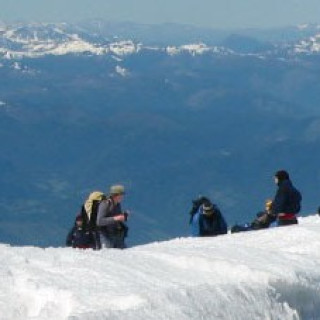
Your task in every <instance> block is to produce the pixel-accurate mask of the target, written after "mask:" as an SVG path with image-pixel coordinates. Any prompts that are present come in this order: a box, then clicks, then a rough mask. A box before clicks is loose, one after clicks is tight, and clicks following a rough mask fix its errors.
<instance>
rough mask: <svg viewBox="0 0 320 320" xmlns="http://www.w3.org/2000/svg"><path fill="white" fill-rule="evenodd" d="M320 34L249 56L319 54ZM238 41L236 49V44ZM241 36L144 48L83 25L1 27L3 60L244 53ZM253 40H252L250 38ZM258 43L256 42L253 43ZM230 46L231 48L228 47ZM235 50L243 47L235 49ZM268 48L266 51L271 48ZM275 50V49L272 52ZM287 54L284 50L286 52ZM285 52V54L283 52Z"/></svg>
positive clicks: (313, 27) (39, 24)
mask: <svg viewBox="0 0 320 320" xmlns="http://www.w3.org/2000/svg"><path fill="white" fill-rule="evenodd" d="M310 28H311V27H310V26H299V27H297V29H298V30H303V31H305V30H306V29H308V32H309V33H310V32H311V31H310ZM312 31H314V32H316V31H319V28H317V27H315V26H312ZM319 39H320V35H319V34H318V33H315V35H314V36H312V37H306V38H303V39H299V41H297V42H295V43H280V44H279V43H277V44H272V45H271V44H268V46H261V48H262V49H261V52H256V50H255V52H250V51H249V52H248V50H246V51H245V53H246V54H251V55H252V54H258V55H259V56H261V55H264V56H270V55H278V54H279V49H278V48H279V47H281V48H285V52H286V53H294V54H301V53H318V52H319V51H320V44H319ZM232 41H236V42H237V44H236V46H233V45H232ZM241 41H242V40H241V37H240V38H239V37H237V38H236V37H233V38H232V40H231V43H230V41H229V42H226V43H227V46H226V45H225V44H220V45H207V44H205V43H203V41H201V39H199V41H198V42H197V43H189V44H184V45H168V46H157V47H155V46H153V47H151V46H148V45H143V44H142V43H141V42H139V41H138V40H132V39H124V38H118V37H117V36H116V35H115V36H114V37H112V38H109V37H105V36H103V35H102V34H97V33H94V32H92V31H89V30H86V29H85V28H84V27H83V26H82V27H79V26H75V25H69V24H67V23H56V24H53V23H51V24H44V23H30V24H16V25H5V24H1V25H0V58H3V59H19V58H24V57H27V58H37V57H41V56H45V55H68V54H86V55H107V54H111V55H116V56H123V55H129V54H135V53H138V52H139V51H141V50H148V51H152V50H153V51H161V52H166V53H167V54H169V55H176V54H181V53H189V54H191V55H199V54H217V55H226V54H230V55H233V54H235V55H236V54H241V55H243V52H242V51H241ZM249 41H250V39H249ZM252 41H256V40H254V39H253V40H252ZM243 43H244V44H243V45H244V46H247V45H248V38H243ZM228 46H230V47H228ZM234 47H235V48H240V49H239V50H235V49H234ZM267 47H268V49H263V48H267ZM272 48H274V50H273V49H272ZM282 52H283V50H282ZM283 53H284V52H283Z"/></svg>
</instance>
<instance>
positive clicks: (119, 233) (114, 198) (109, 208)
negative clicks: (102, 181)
mask: <svg viewBox="0 0 320 320" xmlns="http://www.w3.org/2000/svg"><path fill="white" fill-rule="evenodd" d="M123 196H124V187H123V186H122V185H114V186H112V187H111V188H110V192H109V196H108V197H107V199H106V200H103V201H102V202H101V203H100V205H99V209H98V214H97V228H98V234H99V237H100V245H101V248H118V249H124V248H126V244H125V238H126V236H127V232H128V227H127V225H126V223H125V222H126V221H127V217H128V213H126V212H122V210H121V202H122V200H123Z"/></svg>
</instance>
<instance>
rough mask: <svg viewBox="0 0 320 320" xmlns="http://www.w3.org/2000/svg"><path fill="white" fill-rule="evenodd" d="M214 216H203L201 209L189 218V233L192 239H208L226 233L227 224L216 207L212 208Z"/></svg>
mask: <svg viewBox="0 0 320 320" xmlns="http://www.w3.org/2000/svg"><path fill="white" fill-rule="evenodd" d="M213 208H214V214H213V215H211V216H207V215H205V214H203V210H202V207H200V208H199V210H198V211H197V212H196V213H195V214H194V215H193V216H192V217H191V231H192V235H193V236H194V237H210V236H217V235H220V234H226V233H227V232H228V227H227V223H226V221H225V219H224V217H223V216H222V214H221V212H220V210H219V209H218V207H217V206H213Z"/></svg>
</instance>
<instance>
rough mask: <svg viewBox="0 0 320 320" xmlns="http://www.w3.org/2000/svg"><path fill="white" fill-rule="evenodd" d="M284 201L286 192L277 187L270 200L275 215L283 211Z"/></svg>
mask: <svg viewBox="0 0 320 320" xmlns="http://www.w3.org/2000/svg"><path fill="white" fill-rule="evenodd" d="M285 202H286V193H285V190H284V189H283V188H281V187H280V188H279V189H278V191H277V193H276V196H275V198H274V200H273V202H272V214H273V215H275V216H277V215H278V214H279V213H283V212H282V211H283V208H284V205H285Z"/></svg>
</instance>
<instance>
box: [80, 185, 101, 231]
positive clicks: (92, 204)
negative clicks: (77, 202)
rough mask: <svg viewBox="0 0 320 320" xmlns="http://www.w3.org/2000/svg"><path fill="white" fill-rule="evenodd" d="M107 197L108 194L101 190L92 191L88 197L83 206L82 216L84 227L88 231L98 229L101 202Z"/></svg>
mask: <svg viewBox="0 0 320 320" xmlns="http://www.w3.org/2000/svg"><path fill="white" fill-rule="evenodd" d="M104 199H106V195H105V194H104V193H103V192H101V191H94V192H92V193H90V195H89V197H88V199H87V200H86V201H85V203H84V204H83V206H82V207H81V217H82V220H83V229H84V230H87V231H95V230H96V226H97V225H96V221H97V213H98V208H99V204H100V202H101V201H102V200H104Z"/></svg>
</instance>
